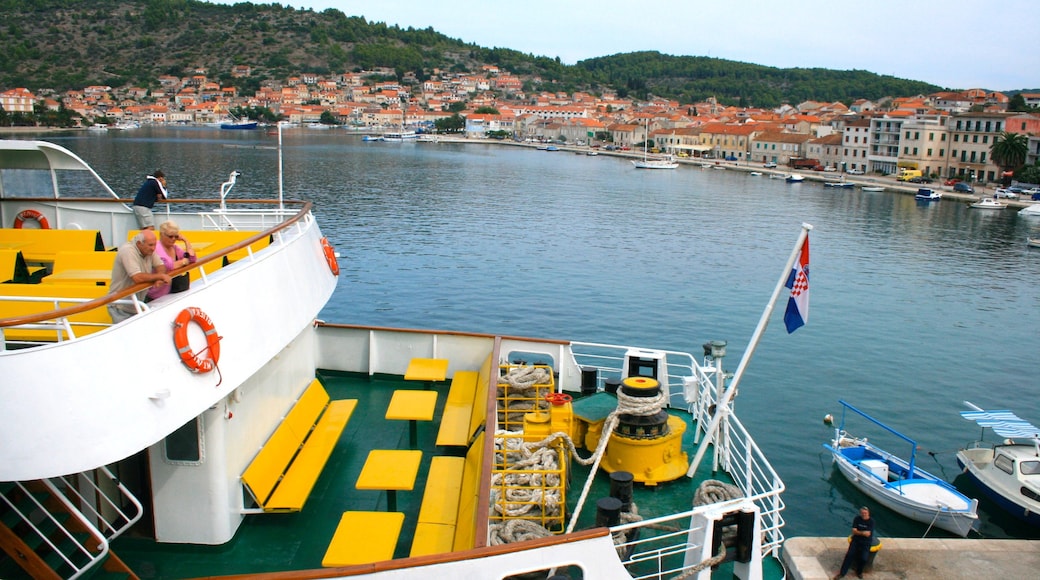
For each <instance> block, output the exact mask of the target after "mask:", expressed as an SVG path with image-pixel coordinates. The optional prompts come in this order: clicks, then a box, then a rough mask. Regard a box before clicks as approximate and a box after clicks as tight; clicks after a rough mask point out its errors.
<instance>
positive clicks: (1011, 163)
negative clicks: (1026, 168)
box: [989, 131, 1029, 172]
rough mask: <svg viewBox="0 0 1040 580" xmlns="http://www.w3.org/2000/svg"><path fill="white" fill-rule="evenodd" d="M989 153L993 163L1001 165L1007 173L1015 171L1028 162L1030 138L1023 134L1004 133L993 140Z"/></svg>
mask: <svg viewBox="0 0 1040 580" xmlns="http://www.w3.org/2000/svg"><path fill="white" fill-rule="evenodd" d="M989 152H990V156H991V158H992V159H993V163H996V164H997V165H999V166H1000V167H1001V168H1003V169H1004V171H1005V172H1008V171H1014V170H1016V169H1018V168H1019V167H1022V165H1024V164H1025V162H1026V154H1027V153H1029V137H1027V136H1026V135H1023V134H1022V133H1008V132H1007V131H1002V132H1001V133H1000V135H997V138H996V139H994V140H993V145H992V146H991V147H990V149H989Z"/></svg>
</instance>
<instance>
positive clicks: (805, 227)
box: [686, 223, 813, 477]
mask: <svg viewBox="0 0 1040 580" xmlns="http://www.w3.org/2000/svg"><path fill="white" fill-rule="evenodd" d="M811 229H813V227H812V225H810V224H807V223H802V231H801V232H800V233H799V234H798V241H797V242H795V244H794V250H793V251H792V252H791V257H790V258H788V259H787V265H785V266H784V270H783V274H781V275H780V280H779V281H778V282H777V283H776V288H774V289H773V295H772V296H770V297H769V304H767V305H766V309H765V311H764V312H762V318H761V319H759V321H758V326H757V327H756V328H755V332H754V334H752V335H751V342H750V343H749V344H748V348H747V350H745V351H744V356H742V357H741V358H740V364H738V365H737V370H736V372H734V373H733V380H731V381H730V383H729V387H728V388H727V389H726V392H725V393H723V394H722V398H721V399H719V401H717V402H716V403H715V415H714V416H713V417H712V418H711V424H710V425H708V430H707V432H706V434H705V438H704V440H703V441H701V445H700V447H699V448H698V449H697V454H696V455H695V456H694V458H693V462H692V463H691V464H690V469H689V470H687V472H686V476H687V477H693V475H694V474H695V473H697V468H698V467H700V464H701V460H702V459H703V458H704V452H705V451H706V450H707V449H708V443H709V442H711V441H714V436H715V431H716V430H717V429H718V428H719V422H720V421H721V420H722V416H723V415H724V414H726V413H727V412H728V411H727V409H728V408H729V402H730V400H731V399H732V398H733V394H734V393H736V392H737V385H738V384H740V379H741V377H743V376H744V369H746V368H747V365H748V363H749V362H750V361H751V356H752V355H753V354H755V348H757V347H758V342H759V341H760V340H761V339H762V335H763V334H765V331H766V327H767V326H769V317H770V316H771V315H772V314H773V308H774V307H776V299H777V298H779V297H780V292H782V291H783V289H784V286H785V285H786V283H787V279H788V278H789V277H790V276H791V268H792V267H794V262H795V260H797V259H798V254H799V253H800V252H801V251H802V244H803V243H804V242H805V238H806V237H808V236H809V230H811Z"/></svg>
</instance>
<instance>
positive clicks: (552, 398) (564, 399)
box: [545, 393, 574, 407]
mask: <svg viewBox="0 0 1040 580" xmlns="http://www.w3.org/2000/svg"><path fill="white" fill-rule="evenodd" d="M545 400H546V402H548V403H549V404H550V405H553V406H556V407H559V406H561V405H566V404H567V403H570V402H571V401H572V400H574V398H573V397H571V396H570V395H568V394H567V393H549V394H547V395H545Z"/></svg>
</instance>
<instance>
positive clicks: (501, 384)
mask: <svg viewBox="0 0 1040 580" xmlns="http://www.w3.org/2000/svg"><path fill="white" fill-rule="evenodd" d="M551 384H552V376H551V375H550V374H549V369H548V368H546V367H534V366H519V367H514V368H512V369H510V370H509V372H508V373H506V374H505V375H503V376H501V377H499V379H498V401H499V409H498V411H499V415H498V421H499V423H502V424H505V425H514V424H521V423H523V420H524V415H525V414H526V413H529V412H532V411H542V410H545V409H547V408H548V407H549V404H548V403H547V402H546V401H545V398H544V396H540V395H542V393H539V391H547V390H548V386H549V385H551ZM539 386H541V389H539V388H538V387H539Z"/></svg>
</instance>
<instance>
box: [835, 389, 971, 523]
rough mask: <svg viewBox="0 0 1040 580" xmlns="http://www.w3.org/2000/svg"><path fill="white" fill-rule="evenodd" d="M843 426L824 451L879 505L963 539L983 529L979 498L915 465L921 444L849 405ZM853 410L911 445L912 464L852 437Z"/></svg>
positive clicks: (862, 439) (843, 412) (842, 414)
mask: <svg viewBox="0 0 1040 580" xmlns="http://www.w3.org/2000/svg"><path fill="white" fill-rule="evenodd" d="M839 402H840V403H841V405H842V413H841V423H840V424H839V426H838V427H837V428H836V429H835V430H834V439H833V440H832V441H831V442H830V443H829V444H824V447H825V448H826V449H827V450H829V451H830V452H831V454H832V456H833V458H834V463H835V464H836V465H837V466H838V470H839V471H840V472H841V474H842V475H844V476H845V478H846V479H848V480H849V482H850V483H851V484H852V485H853V486H854V487H855V488H856V489H858V490H860V491H861V492H863V493H865V494H867V495H868V496H870V497H871V498H873V499H874V500H876V501H877V502H878V503H880V504H881V505H883V506H885V507H887V508H889V509H891V510H892V511H894V512H897V513H899V514H900V515H903V516H906V517H908V518H910V519H912V520H916V521H918V522H922V523H924V524H928V526H929V529H931V528H932V527H937V528H941V529H943V530H946V531H948V532H950V533H952V534H955V535H957V536H960V537H964V536H967V535H968V532H970V531H971V530H972V529H975V528H977V527H978V525H979V523H978V522H979V517H978V514H977V511H978V503H979V502H978V500H976V499H971V498H968V497H967V496H965V495H964V494H962V493H961V492H959V491H957V489H956V488H955V487H953V486H952V485H950V484H949V483H947V482H946V481H943V480H942V479H940V478H938V477H936V476H935V475H932V474H931V473H928V472H927V471H925V470H923V469H921V468H919V467H917V465H916V451H917V442H916V441H914V440H913V439H910V438H909V437H907V436H906V435H903V434H902V433H900V432H898V431H896V430H895V429H893V428H891V427H889V426H888V425H885V424H884V423H882V422H881V421H878V420H877V419H875V418H873V417H871V416H870V415H868V414H866V413H864V412H863V411H861V410H859V409H857V408H856V407H853V406H852V405H850V404H848V403H847V402H845V401H839ZM848 411H851V412H852V413H854V414H855V415H859V416H861V417H863V418H865V419H867V420H868V421H870V422H871V423H874V424H875V425H877V426H879V427H881V428H882V429H884V430H885V431H887V432H889V433H891V434H892V435H895V436H896V437H898V438H900V439H902V440H903V441H906V442H907V443H909V444H910V459H909V461H907V460H904V459H902V458H900V457H897V456H895V455H893V454H891V453H889V452H887V451H884V450H882V449H880V448H878V447H877V446H875V445H873V444H871V443H868V442H867V439H866V438H865V437H864V438H858V437H853V436H851V435H849V434H848V432H847V431H846V430H845V419H846V415H847V414H848V413H847V412H848Z"/></svg>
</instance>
